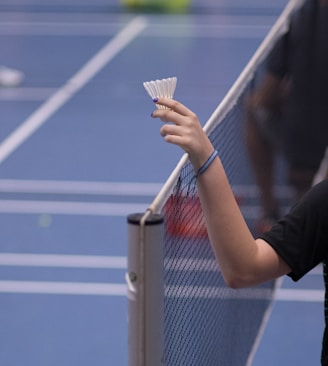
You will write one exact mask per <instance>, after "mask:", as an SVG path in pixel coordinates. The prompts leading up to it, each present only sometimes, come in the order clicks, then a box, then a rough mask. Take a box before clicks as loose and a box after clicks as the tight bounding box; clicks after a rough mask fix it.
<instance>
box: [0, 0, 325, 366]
mask: <svg viewBox="0 0 328 366" xmlns="http://www.w3.org/2000/svg"><path fill="white" fill-rule="evenodd" d="M285 3H286V1H283V0H276V1H275V2H271V1H269V0H217V1H214V0H204V1H201V0H194V1H191V8H190V11H189V12H187V13H186V14H175V15H173V14H153V13H149V12H144V13H142V12H135V11H131V10H130V9H126V8H124V7H123V6H122V5H121V3H120V2H119V1H114V0H0V50H1V59H0V65H1V64H3V65H6V66H8V67H12V68H16V69H19V70H21V71H23V72H24V75H25V78H24V80H23V83H22V84H21V85H20V86H18V87H16V88H1V87H0V123H1V127H0V164H1V165H0V241H1V247H0V304H1V312H0V329H1V332H0V365H1V366H22V365H24V366H25V365H27V366H58V365H60V366H73V365H79V366H91V365H96V366H127V364H128V356H127V355H128V345H127V298H126V285H125V281H124V275H125V271H126V255H127V235H126V231H127V227H126V217H127V215H128V214H130V213H134V212H142V211H144V210H145V209H146V208H147V207H148V205H149V204H150V202H151V201H152V200H153V198H154V197H155V195H156V194H157V192H158V191H159V189H160V187H161V186H162V184H163V183H164V182H165V180H166V179H167V177H168V176H169V174H170V172H171V171H172V169H173V168H174V167H175V165H176V163H177V162H178V160H179V159H180V157H181V155H182V152H181V151H180V150H179V149H178V148H176V147H173V146H168V145H167V144H165V143H164V142H163V141H162V138H161V137H160V135H159V127H160V124H159V122H158V121H154V120H153V119H151V118H150V113H151V112H152V110H153V104H152V102H151V100H150V98H149V97H148V96H147V94H146V92H145V91H144V89H143V86H142V82H143V81H148V80H152V79H157V78H164V77H170V76H177V78H178V86H177V91H176V94H175V97H176V98H177V99H180V100H181V101H182V102H183V103H185V104H187V105H189V106H190V107H192V108H193V109H194V110H195V111H196V112H197V113H198V115H199V117H200V119H201V120H202V121H204V122H205V121H206V120H207V118H208V117H209V116H210V115H211V114H212V112H213V111H214V109H215V108H216V106H217V105H218V103H219V102H220V101H221V100H222V98H223V96H224V95H225V94H226V92H227V91H228V90H229V88H230V86H231V85H232V83H233V82H234V81H235V79H236V78H237V77H238V75H239V73H240V72H241V71H242V69H243V67H244V66H245V65H246V64H247V62H248V61H249V59H250V57H251V56H252V55H253V53H254V52H255V50H256V49H257V47H258V46H259V44H260V42H261V41H262V39H263V38H264V37H265V35H266V34H267V32H268V31H269V29H270V27H271V26H272V24H273V23H274V21H275V20H276V18H277V16H278V15H279V14H280V12H281V10H282V8H283V6H284V5H285ZM322 289H323V286H322V279H321V274H320V269H316V270H315V271H313V272H312V273H311V274H309V275H308V276H306V278H305V279H303V280H302V281H301V283H300V284H294V283H292V281H290V280H289V279H285V280H284V282H283V286H282V288H281V289H280V290H279V292H278V294H277V300H276V301H275V303H274V306H273V308H272V316H271V318H270V320H269V323H268V326H267V328H266V329H265V331H264V334H263V340H262V342H261V343H260V346H259V350H258V353H257V355H256V356H255V360H254V366H263V365H265V366H271V365H272V366H273V365H275V366H276V365H280V366H284V365H286V366H287V365H288V366H290V365H298V366H307V365H309V366H313V365H317V364H319V357H320V343H321V334H322V330H323V305H322V298H323V292H322ZM227 366H228V365H227Z"/></svg>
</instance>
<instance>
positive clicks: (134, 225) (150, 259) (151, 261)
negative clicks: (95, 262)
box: [126, 212, 164, 366]
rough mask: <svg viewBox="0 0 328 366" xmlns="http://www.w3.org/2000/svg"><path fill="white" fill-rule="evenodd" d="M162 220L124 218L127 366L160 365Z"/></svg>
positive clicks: (159, 217)
mask: <svg viewBox="0 0 328 366" xmlns="http://www.w3.org/2000/svg"><path fill="white" fill-rule="evenodd" d="M163 237H164V218H163V216H162V215H157V214H156V215H155V214H152V213H150V212H146V214H132V215H129V216H128V273H127V274H126V281H127V284H128V299H129V307H128V308H129V309H128V312H129V366H160V365H164V280H163V271H164V269H163Z"/></svg>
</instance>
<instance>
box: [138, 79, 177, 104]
mask: <svg viewBox="0 0 328 366" xmlns="http://www.w3.org/2000/svg"><path fill="white" fill-rule="evenodd" d="M176 85H177V78H176V77H172V78H167V79H161V80H152V81H145V82H144V83H143V86H144V88H145V89H146V90H147V93H148V94H149V95H150V97H151V98H152V99H154V98H160V97H162V98H170V99H172V98H173V95H174V92H175V88H176ZM156 106H157V108H160V109H166V107H164V106H162V105H160V104H156Z"/></svg>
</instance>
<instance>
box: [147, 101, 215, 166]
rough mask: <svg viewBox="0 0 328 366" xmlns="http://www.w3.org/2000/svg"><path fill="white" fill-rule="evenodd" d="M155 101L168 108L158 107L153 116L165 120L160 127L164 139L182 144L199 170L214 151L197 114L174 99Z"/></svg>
mask: <svg viewBox="0 0 328 366" xmlns="http://www.w3.org/2000/svg"><path fill="white" fill-rule="evenodd" d="M154 103H156V104H160V105H163V106H165V107H167V108H168V109H156V110H155V111H154V112H153V113H152V117H154V118H160V119H161V120H162V121H163V122H165V124H164V125H163V126H162V127H161V129H160V133H161V135H162V136H163V137H164V140H165V141H166V142H169V143H171V144H175V145H178V146H180V147H181V148H182V149H183V150H184V151H185V152H187V153H188V154H189V159H190V161H191V163H192V164H193V166H194V169H195V171H197V170H198V169H199V168H200V167H201V166H202V165H203V164H204V162H205V161H206V160H207V159H208V157H209V156H210V154H211V153H212V152H213V146H212V144H211V142H210V140H209V139H208V137H207V136H206V134H205V133H204V131H203V128H202V126H201V124H200V122H199V119H198V117H197V115H196V114H195V113H194V112H193V111H191V110H190V109H189V108H187V107H186V106H184V105H183V104H181V103H179V102H177V101H176V100H173V99H167V98H156V99H154Z"/></svg>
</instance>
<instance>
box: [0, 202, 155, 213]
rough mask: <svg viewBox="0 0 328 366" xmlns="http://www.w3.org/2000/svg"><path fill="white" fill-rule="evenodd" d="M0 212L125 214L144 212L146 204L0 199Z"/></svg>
mask: <svg viewBox="0 0 328 366" xmlns="http://www.w3.org/2000/svg"><path fill="white" fill-rule="evenodd" d="M0 202H1V205H0V213H15V214H44V213H47V214H54V215H89V216H127V215H129V214H131V212H145V210H147V208H148V205H147V204H141V203H140V204H138V203H135V204H133V203H103V202H67V201H29V200H21V201H20V200H1V201H0Z"/></svg>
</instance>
